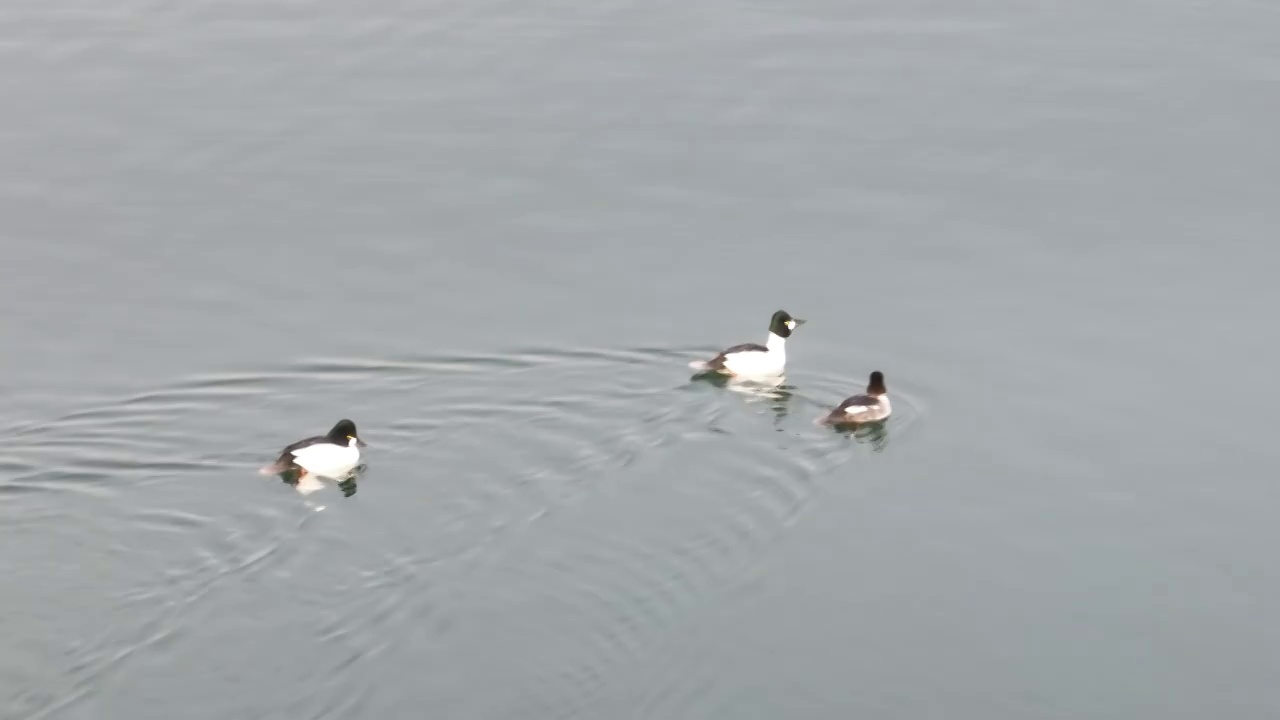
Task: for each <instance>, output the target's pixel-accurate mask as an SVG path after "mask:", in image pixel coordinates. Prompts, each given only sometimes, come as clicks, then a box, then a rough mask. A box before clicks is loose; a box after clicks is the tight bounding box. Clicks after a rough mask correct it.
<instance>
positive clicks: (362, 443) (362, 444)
mask: <svg viewBox="0 0 1280 720" xmlns="http://www.w3.org/2000/svg"><path fill="white" fill-rule="evenodd" d="M356 447H369V443H367V442H365V441H363V440H361V439H360V438H356Z"/></svg>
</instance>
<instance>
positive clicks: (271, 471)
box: [258, 460, 289, 475]
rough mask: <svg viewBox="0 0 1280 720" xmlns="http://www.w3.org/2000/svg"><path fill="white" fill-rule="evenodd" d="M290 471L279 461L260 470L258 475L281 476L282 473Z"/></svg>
mask: <svg viewBox="0 0 1280 720" xmlns="http://www.w3.org/2000/svg"><path fill="white" fill-rule="evenodd" d="M288 469H289V468H287V467H285V464H284V463H282V462H280V461H279V460H277V461H275V462H273V463H271V464H270V465H263V466H262V467H260V468H258V474H259V475H279V474H280V473H282V472H285V471H286V470H288Z"/></svg>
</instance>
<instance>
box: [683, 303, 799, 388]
mask: <svg viewBox="0 0 1280 720" xmlns="http://www.w3.org/2000/svg"><path fill="white" fill-rule="evenodd" d="M804 323H805V321H804V320H801V319H799V318H795V317H792V316H791V314H790V313H788V312H787V311H786V310H779V311H777V312H775V313H774V314H773V317H771V318H770V319H769V337H768V339H766V340H765V344H764V345H760V344H759V343H743V344H741V345H734V346H733V347H731V348H726V349H724V350H722V351H721V352H720V354H718V355H716V356H715V357H713V358H711V359H710V360H706V361H696V362H691V363H689V367H691V368H693V369H695V370H698V371H701V372H715V373H720V374H723V375H731V376H737V377H747V378H769V377H777V376H780V375H782V374H783V371H784V370H786V366H787V338H789V337H791V333H792V332H793V331H794V330H795V329H796V328H798V327H800V326H801V325H803V324H804Z"/></svg>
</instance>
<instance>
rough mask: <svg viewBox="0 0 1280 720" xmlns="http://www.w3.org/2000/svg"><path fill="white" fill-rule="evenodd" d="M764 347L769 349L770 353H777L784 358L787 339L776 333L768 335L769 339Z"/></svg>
mask: <svg viewBox="0 0 1280 720" xmlns="http://www.w3.org/2000/svg"><path fill="white" fill-rule="evenodd" d="M764 346H765V347H767V348H769V352H771V353H778V354H779V355H784V356H785V355H786V354H787V339H786V338H784V337H782V336H781V335H778V334H777V333H769V339H768V341H766V342H765V344H764Z"/></svg>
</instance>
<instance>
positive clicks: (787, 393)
mask: <svg viewBox="0 0 1280 720" xmlns="http://www.w3.org/2000/svg"><path fill="white" fill-rule="evenodd" d="M690 380H691V381H693V382H703V383H707V384H708V385H714V386H716V387H718V388H723V389H725V390H730V391H733V392H736V393H738V394H740V395H745V396H746V397H747V402H750V403H756V402H766V403H768V406H769V410H770V411H771V412H773V419H774V424H775V425H777V424H779V423H781V422H782V420H783V419H784V418H786V416H787V413H788V412H789V404H790V402H791V399H792V398H793V397H794V393H795V389H796V388H795V386H793V385H786V384H784V383H785V382H786V378H785V377H783V376H781V375H779V376H777V377H771V378H752V379H744V378H737V377H733V376H730V375H718V374H711V373H707V374H700V375H694V376H693V377H692V378H690ZM778 429H779V431H781V428H780V427H779V428H778Z"/></svg>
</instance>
